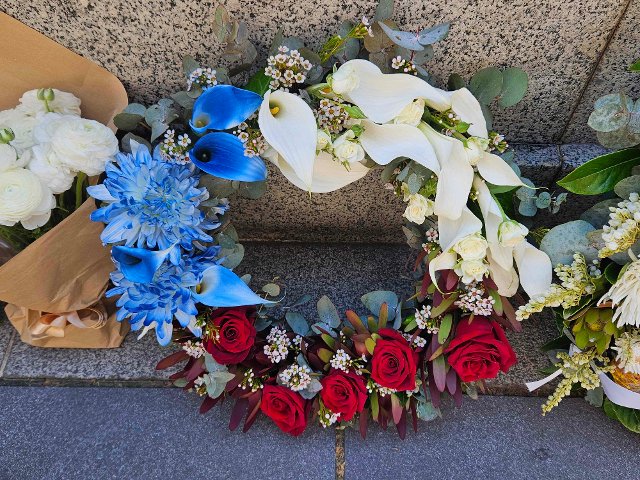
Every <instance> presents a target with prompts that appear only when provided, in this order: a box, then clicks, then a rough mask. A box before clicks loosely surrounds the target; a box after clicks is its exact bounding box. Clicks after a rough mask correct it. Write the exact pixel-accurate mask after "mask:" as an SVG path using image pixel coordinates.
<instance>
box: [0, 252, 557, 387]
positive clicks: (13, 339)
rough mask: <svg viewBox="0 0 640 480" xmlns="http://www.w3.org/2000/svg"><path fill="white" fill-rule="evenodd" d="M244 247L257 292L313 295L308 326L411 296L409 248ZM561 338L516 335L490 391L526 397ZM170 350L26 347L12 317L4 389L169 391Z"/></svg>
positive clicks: (148, 344)
mask: <svg viewBox="0 0 640 480" xmlns="http://www.w3.org/2000/svg"><path fill="white" fill-rule="evenodd" d="M245 249H246V257H245V260H244V262H243V263H242V265H241V268H240V269H239V270H238V272H239V273H251V274H252V275H253V282H252V284H253V285H254V286H261V285H264V284H265V283H268V282H270V281H271V280H272V279H273V278H274V277H280V280H281V281H282V282H283V283H284V285H285V286H286V288H287V295H288V297H289V298H291V299H296V298H299V297H300V296H302V295H304V294H310V295H311V296H312V298H313V299H314V301H313V302H309V304H307V305H306V306H305V310H304V311H303V312H302V313H303V314H305V316H306V318H307V319H308V320H311V319H315V316H316V311H315V301H317V299H319V298H320V297H321V296H322V295H328V296H329V298H331V300H332V301H333V302H334V303H335V305H336V306H337V308H338V311H339V312H345V311H346V310H347V309H354V310H356V311H359V312H362V313H365V310H364V307H363V306H362V304H361V303H360V297H361V296H362V295H363V294H365V293H367V292H370V291H373V290H392V291H394V292H396V293H398V294H399V295H401V296H404V297H405V298H407V297H408V296H410V295H411V294H412V291H411V290H412V281H411V279H410V272H411V268H412V265H413V258H414V257H413V255H412V252H411V250H410V249H409V248H408V247H407V246H404V245H380V244H378V245H358V244H353V245H348V244H296V243H251V242H250V243H246V244H245ZM555 336H557V335H556V329H555V326H554V323H553V321H552V320H551V319H549V318H548V317H546V316H537V317H535V318H532V319H530V320H528V321H527V322H526V323H525V324H524V331H523V332H522V333H519V334H518V333H510V334H509V338H510V341H511V343H512V345H513V348H514V350H515V351H516V354H517V356H518V358H519V363H518V364H517V365H516V366H515V367H513V368H512V369H511V371H510V372H509V373H508V374H507V375H501V376H500V377H499V378H498V379H496V380H494V381H491V382H490V383H489V386H490V393H493V394H505V395H525V394H527V391H526V389H525V387H524V382H525V381H530V380H535V379H538V378H539V377H540V375H541V370H542V369H544V368H546V367H548V366H549V364H548V361H547V357H546V355H545V354H543V353H542V352H540V351H539V347H540V345H542V344H544V343H545V342H547V341H548V340H551V339H553V338H554V337H555ZM170 352H171V348H170V347H167V348H162V347H160V346H158V345H157V343H156V340H155V337H154V336H153V335H148V336H147V337H145V338H143V339H142V340H140V341H138V340H136V335H135V334H133V333H130V334H129V336H128V337H127V338H126V339H125V341H124V343H123V345H122V347H121V348H117V349H111V350H63V349H50V348H44V349H43V348H37V347H32V346H29V345H26V344H24V343H22V342H20V339H19V337H18V336H17V333H16V332H15V331H14V329H13V328H12V326H11V325H10V324H9V323H8V322H7V321H6V319H4V318H3V319H2V320H0V356H1V358H3V361H2V363H1V364H0V384H20V385H24V384H48V385H94V384H97V385H126V386H162V385H168V382H167V380H166V378H167V376H168V374H167V372H157V371H155V370H154V367H155V365H156V363H157V362H158V360H160V359H161V358H163V357H164V356H166V355H168V354H169V353H170ZM546 392H548V389H547V390H544V389H542V390H541V391H539V392H537V394H538V395H542V394H544V393H546Z"/></svg>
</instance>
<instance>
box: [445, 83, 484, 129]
mask: <svg viewBox="0 0 640 480" xmlns="http://www.w3.org/2000/svg"><path fill="white" fill-rule="evenodd" d="M447 93H448V94H449V99H450V100H449V101H450V102H451V110H453V111H454V112H455V113H456V115H458V117H460V119H461V120H462V121H463V122H467V123H470V124H471V126H470V127H469V130H467V132H468V133H469V135H473V136H474V137H482V138H489V134H488V132H487V121H486V120H485V118H484V114H483V113H482V108H481V107H480V102H478V100H477V99H476V97H474V96H473V93H471V92H470V91H469V90H467V89H466V88H461V89H460V90H454V91H453V92H447Z"/></svg>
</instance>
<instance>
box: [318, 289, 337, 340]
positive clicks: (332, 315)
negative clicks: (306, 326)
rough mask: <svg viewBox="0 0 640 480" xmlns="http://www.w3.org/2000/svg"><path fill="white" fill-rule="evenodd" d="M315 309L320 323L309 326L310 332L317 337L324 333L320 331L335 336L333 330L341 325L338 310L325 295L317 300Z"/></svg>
mask: <svg viewBox="0 0 640 480" xmlns="http://www.w3.org/2000/svg"><path fill="white" fill-rule="evenodd" d="M316 307H317V309H318V317H319V318H320V321H319V322H317V323H314V324H313V325H311V330H313V332H314V333H316V334H318V335H320V334H322V333H324V332H323V331H322V330H324V331H325V332H328V333H329V334H331V335H335V332H334V330H335V329H337V328H338V327H339V326H340V323H341V322H340V315H339V314H338V309H337V308H336V307H335V305H334V304H333V302H332V301H331V300H329V297H327V296H326V295H325V296H323V297H322V298H320V300H318V303H317V305H316Z"/></svg>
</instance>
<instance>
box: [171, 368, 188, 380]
mask: <svg viewBox="0 0 640 480" xmlns="http://www.w3.org/2000/svg"><path fill="white" fill-rule="evenodd" d="M186 376H187V370H180V371H179V372H176V373H174V374H173V375H170V376H169V380H177V379H179V378H184V377H186Z"/></svg>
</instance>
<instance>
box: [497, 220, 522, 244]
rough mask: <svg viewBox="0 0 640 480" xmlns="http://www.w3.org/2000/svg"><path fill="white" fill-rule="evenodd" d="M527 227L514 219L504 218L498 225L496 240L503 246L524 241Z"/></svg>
mask: <svg viewBox="0 0 640 480" xmlns="http://www.w3.org/2000/svg"><path fill="white" fill-rule="evenodd" d="M528 234H529V229H528V228H527V227H525V226H524V225H522V224H521V223H519V222H516V221H515V220H506V221H504V222H502V223H501V224H500V226H499V227H498V241H499V242H500V245H502V246H503V247H515V246H517V245H520V244H521V243H522V242H523V241H524V237H526V236H527V235H528Z"/></svg>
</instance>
